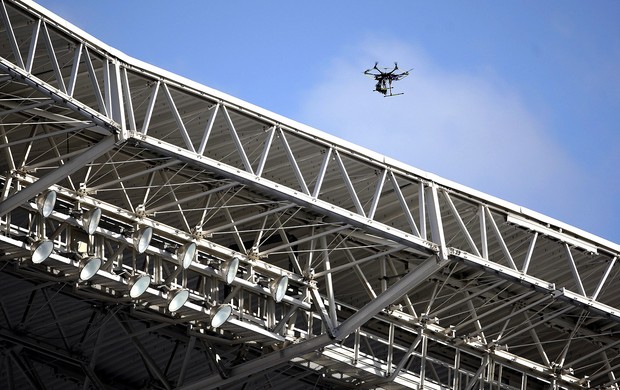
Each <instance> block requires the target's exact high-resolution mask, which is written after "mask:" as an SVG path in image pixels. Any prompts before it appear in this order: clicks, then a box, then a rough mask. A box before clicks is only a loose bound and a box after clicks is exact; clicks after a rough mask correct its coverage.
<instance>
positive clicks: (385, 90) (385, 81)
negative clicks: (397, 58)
mask: <svg viewBox="0 0 620 390" xmlns="http://www.w3.org/2000/svg"><path fill="white" fill-rule="evenodd" d="M378 65H379V63H378V62H375V66H373V67H372V68H370V69H366V70H365V71H364V74H365V75H367V76H371V77H374V79H375V81H376V82H377V84H375V91H377V92H379V93H381V94H383V97H390V96H396V95H402V94H403V93H392V82H394V81H398V80H401V79H403V78H405V77H406V76H408V75H409V72H410V71H411V69H409V70H408V71H406V72H401V73H397V72H396V71H397V70H398V63H396V62H395V63H394V68H393V69H392V70H388V69H389V68H379V67H378ZM381 69H383V70H381Z"/></svg>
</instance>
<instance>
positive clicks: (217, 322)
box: [211, 305, 232, 328]
mask: <svg viewBox="0 0 620 390" xmlns="http://www.w3.org/2000/svg"><path fill="white" fill-rule="evenodd" d="M231 315H232V306H230V305H219V306H217V307H216V308H215V309H214V310H213V315H212V316H211V327H212V328H219V327H220V326H221V325H222V324H223V323H225V322H226V321H228V319H229V318H230V316H231Z"/></svg>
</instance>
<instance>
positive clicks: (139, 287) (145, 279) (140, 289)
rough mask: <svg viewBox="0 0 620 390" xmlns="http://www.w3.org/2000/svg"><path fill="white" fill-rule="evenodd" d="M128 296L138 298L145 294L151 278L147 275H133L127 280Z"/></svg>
mask: <svg viewBox="0 0 620 390" xmlns="http://www.w3.org/2000/svg"><path fill="white" fill-rule="evenodd" d="M128 284H129V296H130V297H131V298H138V297H139V296H140V295H142V294H144V293H145V292H146V289H147V288H149V285H150V284H151V276H150V275H148V274H142V275H134V276H132V277H130V278H129V283H128Z"/></svg>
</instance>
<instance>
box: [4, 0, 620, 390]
mask: <svg viewBox="0 0 620 390" xmlns="http://www.w3.org/2000/svg"><path fill="white" fill-rule="evenodd" d="M0 16H1V18H0V191H1V193H0V200H1V201H0V367H1V369H0V387H3V388H18V387H20V386H21V387H26V388H37V389H39V388H40V389H56V388H62V389H72V388H81V389H88V388H94V389H135V388H155V389H173V388H178V389H203V388H217V387H221V388H227V389H228V388H231V389H236V388H238V389H242V388H275V389H280V388H286V389H319V388H321V389H340V388H368V389H374V388H376V389H400V388H414V389H416V388H424V389H448V388H449V389H461V388H467V389H474V388H475V389H478V388H480V389H482V388H485V389H491V388H493V389H494V388H497V389H525V388H527V389H549V388H553V389H579V388H618V382H619V380H618V379H617V375H620V339H619V338H618V332H619V331H620V324H619V321H620V287H618V283H617V282H618V279H619V278H620V272H619V271H620V268H618V267H619V265H618V262H617V257H618V253H620V247H619V246H618V245H617V244H615V243H611V242H609V241H606V240H603V239H600V238H598V237H596V236H593V235H591V234H588V233H586V232H583V231H581V230H579V229H577V228H574V227H572V226H569V225H566V224H563V223H561V222H558V221H555V220H553V219H551V218H549V217H546V216H543V215H541V214H538V213H535V212H533V211H530V210H527V209H524V208H521V207H519V206H516V205H514V204H511V203H508V202H505V201H502V200H500V199H497V198H494V197H492V196H489V195H486V194H483V193H480V192H478V191H475V190H473V189H469V188H466V187H464V186H461V185H458V184H456V183H452V182H450V181H448V180H445V179H442V178H440V177H437V176H435V175H432V174H430V173H426V172H423V171H420V170H418V169H415V168H413V167H410V166H407V165H405V164H403V163H400V162H398V161H395V160H392V159H389V158H387V157H385V156H381V155H378V154H376V153H373V152H371V151H368V150H366V149H363V148H360V147H357V146H355V145H352V144H350V143H348V142H346V141H344V140H340V139H337V138H335V137H333V136H330V135H329V134H326V133H323V132H320V131H318V130H315V129H312V128H309V127H307V126H304V125H302V124H299V123H297V122H294V121H292V120H289V119H287V118H284V117H281V116H279V115H277V114H274V113H271V112H269V111H267V110H264V109H261V108H259V107H256V106H254V105H252V104H249V103H247V102H243V101H241V100H238V99H235V98H233V97H231V96H228V95H226V94H224V93H221V92H218V91H215V90H212V89H210V88H208V87H205V86H202V85H200V84H197V83H194V82H192V81H190V80H187V79H184V78H182V77H180V76H177V75H174V74H171V73H169V72H166V71H163V70H161V69H158V68H156V67H153V66H151V65H148V64H145V63H142V62H140V61H138V60H135V59H133V58H131V57H129V56H127V55H125V54H123V53H120V52H118V51H117V50H115V49H113V48H110V47H108V46H107V45H105V44H104V43H102V42H100V41H98V40H97V39H95V38H93V37H91V36H90V35H88V34H87V33H85V32H83V31H81V30H80V29H78V28H77V27H75V26H72V25H71V24H70V23H68V22H67V21H64V20H62V19H61V18H59V17H58V16H55V15H54V14H52V13H51V12H49V11H47V10H45V9H43V8H42V7H40V6H38V5H37V4H35V3H33V2H30V1H22V0H2V1H1V8H0ZM54 197H55V202H52V201H51V200H52V198H54ZM46 200H49V201H50V203H49V205H48V206H47V207H48V208H47V209H46V208H45V207H44V204H45V201H46ZM49 207H52V209H49ZM584 212H585V211H584ZM142 234H144V235H142ZM194 245H195V246H194ZM194 249H195V250H194ZM93 259H96V260H94V261H93ZM89 270H93V272H90V273H89V272H87V271H89ZM139 277H146V278H144V279H141V280H142V282H144V281H148V286H147V284H146V283H145V282H144V283H145V284H143V285H142V284H140V283H141V282H138V280H140V279H139ZM140 287H142V288H140Z"/></svg>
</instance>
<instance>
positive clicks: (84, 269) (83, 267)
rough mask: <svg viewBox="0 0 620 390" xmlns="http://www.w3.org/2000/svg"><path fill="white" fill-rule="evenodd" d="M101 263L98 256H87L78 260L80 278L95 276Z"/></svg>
mask: <svg viewBox="0 0 620 390" xmlns="http://www.w3.org/2000/svg"><path fill="white" fill-rule="evenodd" d="M101 263H102V262H101V259H100V258H99V257H89V258H86V259H83V260H82V261H80V280H88V279H90V278H92V277H93V276H95V274H96V273H97V271H99V268H101Z"/></svg>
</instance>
